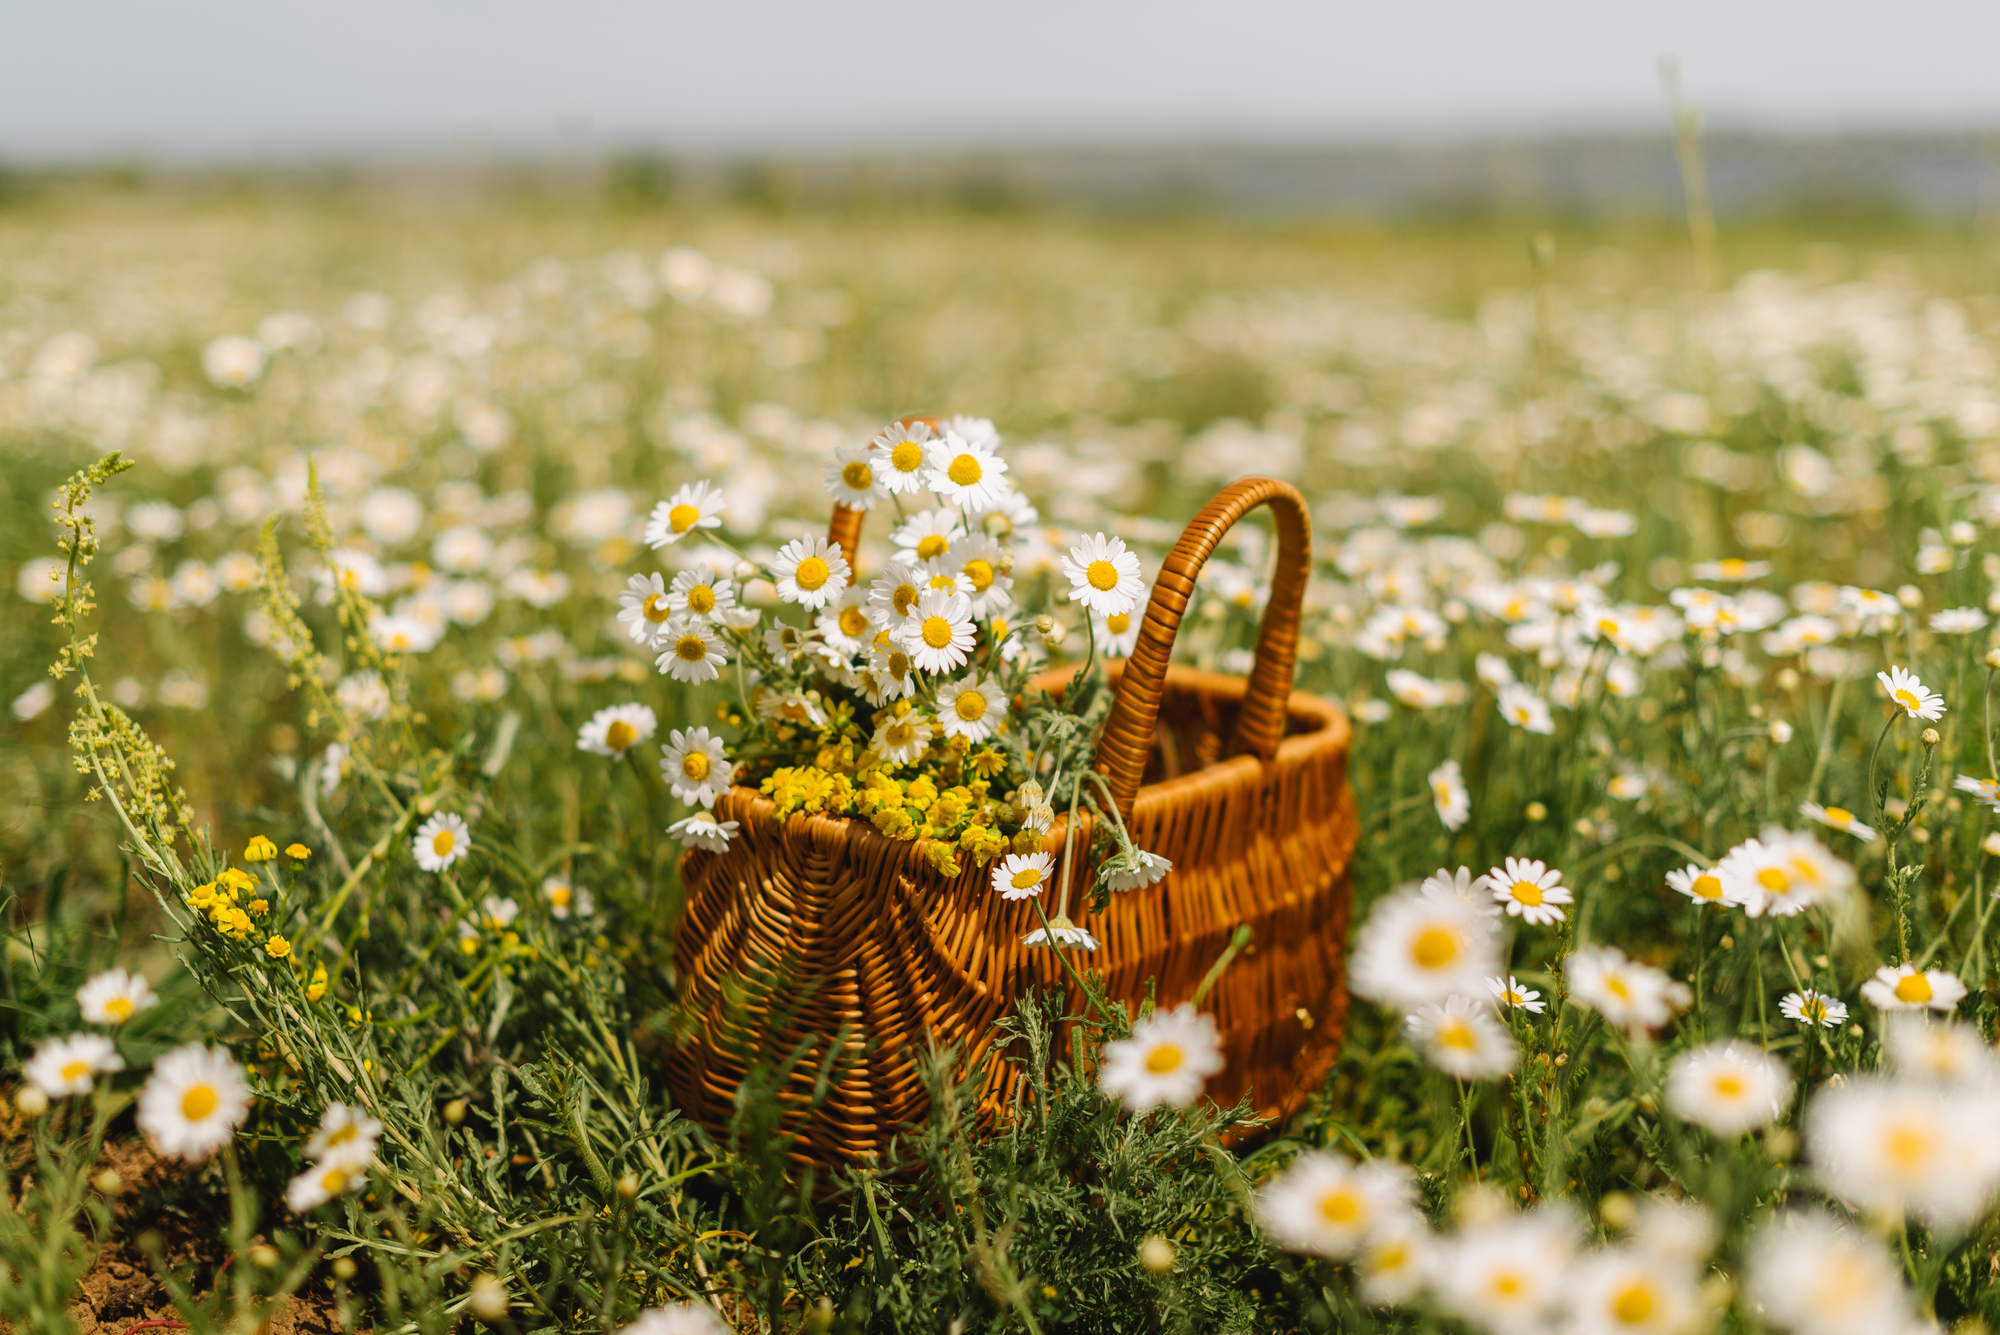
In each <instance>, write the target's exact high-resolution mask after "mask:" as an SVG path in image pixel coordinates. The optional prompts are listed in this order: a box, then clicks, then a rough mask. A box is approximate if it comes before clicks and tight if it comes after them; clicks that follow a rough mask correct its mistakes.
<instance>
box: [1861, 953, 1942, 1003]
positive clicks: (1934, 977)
mask: <svg viewBox="0 0 2000 1335" xmlns="http://www.w3.org/2000/svg"><path fill="white" fill-rule="evenodd" d="M1861 998H1862V1000H1864V1001H1866V1002H1868V1004H1870V1005H1871V1006H1873V1007H1875V1008H1876V1009H1877V1010H1884V1011H1896V1010H1920V1009H1922V1008H1924V1007H1926V1006H1928V1007H1929V1008H1930V1009H1932V1010H1934V1011H1946V1012H1949V1011H1953V1010H1956V1009H1957V1008H1958V1003H1959V1002H1960V1001H1962V1000H1964V999H1965V984H1964V983H1961V982H1960V981H1958V975H1956V974H1954V973H1951V972H1948V971H1947V970H1944V969H1919V968H1918V967H1917V966H1916V965H1914V964H1885V965H1883V966H1882V967H1881V968H1879V969H1877V970H1876V971H1875V976H1874V977H1873V978H1871V979H1869V980H1868V981H1867V982H1865V983H1863V984H1862V985H1861Z"/></svg>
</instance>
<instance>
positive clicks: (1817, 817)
mask: <svg viewBox="0 0 2000 1335" xmlns="http://www.w3.org/2000/svg"><path fill="white" fill-rule="evenodd" d="M1799 814H1800V815H1801V816H1804V817H1805V818H1806V819H1807V820H1810V821H1817V822H1819V823H1820V824H1821V825H1824V826H1826V827H1827V828H1828V829H1829V830H1839V831H1841V832H1842V833H1844V834H1851V835H1853V836H1854V837H1855V838H1856V839H1859V840H1860V841H1861V842H1862V843H1864V844H1865V843H1868V842H1869V841H1871V840H1873V839H1874V838H1875V831H1874V830H1873V829H1872V828H1871V827H1869V826H1866V825H1863V824H1862V823H1861V821H1860V819H1859V818H1858V817H1856V816H1855V814H1854V813H1853V812H1851V811H1849V810H1848V809H1847V808H1845V807H1823V806H1821V805H1820V804H1819V803H1817V802H1801V803H1799Z"/></svg>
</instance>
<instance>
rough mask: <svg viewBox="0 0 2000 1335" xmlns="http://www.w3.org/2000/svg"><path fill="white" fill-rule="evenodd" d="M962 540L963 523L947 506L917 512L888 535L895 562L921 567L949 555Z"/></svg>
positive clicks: (963, 535) (956, 512)
mask: <svg viewBox="0 0 2000 1335" xmlns="http://www.w3.org/2000/svg"><path fill="white" fill-rule="evenodd" d="M963 537H965V524H964V522H963V521H962V520H960V518H959V515H958V511H956V510H954V509H952V508H951V507H950V506H948V505H946V506H939V507H938V508H937V509H935V510H921V511H919V512H918V513H916V514H913V515H911V516H910V517H909V518H908V519H907V520H905V521H904V522H903V525H902V526H901V527H900V528H898V529H896V530H895V531H894V532H892V533H891V534H890V535H889V541H891V542H893V543H895V544H896V560H898V561H901V562H903V563H904V564H906V565H912V566H921V565H923V564H924V563H925V562H927V561H941V560H943V559H944V558H945V557H946V556H948V555H950V553H951V548H952V544H953V543H955V542H958V541H959V540H960V539H962V538H963Z"/></svg>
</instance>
